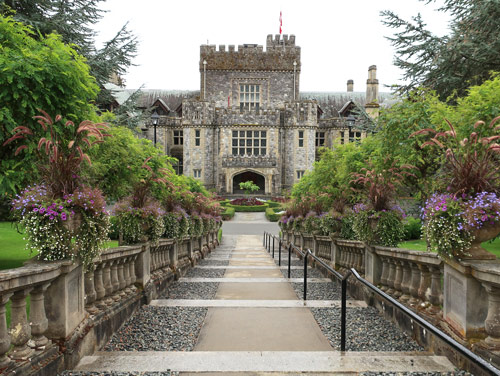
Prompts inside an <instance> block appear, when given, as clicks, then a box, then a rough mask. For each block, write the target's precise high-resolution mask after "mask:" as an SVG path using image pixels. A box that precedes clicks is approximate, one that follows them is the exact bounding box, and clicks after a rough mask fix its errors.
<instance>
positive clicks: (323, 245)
mask: <svg viewBox="0 0 500 376" xmlns="http://www.w3.org/2000/svg"><path fill="white" fill-rule="evenodd" d="M314 240H315V244H314V254H315V255H316V256H318V257H321V258H322V259H324V260H325V261H333V258H334V255H332V252H333V250H334V249H335V248H334V247H333V242H332V239H331V238H330V237H329V236H319V235H315V236H314Z"/></svg>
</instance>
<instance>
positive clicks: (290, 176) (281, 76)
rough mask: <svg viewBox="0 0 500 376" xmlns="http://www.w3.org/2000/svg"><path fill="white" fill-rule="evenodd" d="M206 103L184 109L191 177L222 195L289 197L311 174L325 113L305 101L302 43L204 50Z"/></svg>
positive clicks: (274, 40) (288, 40)
mask: <svg viewBox="0 0 500 376" xmlns="http://www.w3.org/2000/svg"><path fill="white" fill-rule="evenodd" d="M199 70H200V97H199V98H198V99H194V100H193V99H188V100H184V101H183V103H182V129H183V137H184V138H183V142H184V145H183V165H184V174H185V175H188V176H193V177H195V178H197V179H200V180H201V181H202V182H203V183H204V184H205V186H207V187H208V188H215V189H216V190H217V192H219V193H220V194H226V195H227V194H240V193H242V192H241V190H240V189H239V183H240V182H244V181H247V180H252V181H253V182H254V183H255V184H257V185H258V186H259V188H260V192H259V194H261V195H263V194H266V195H276V194H281V191H282V190H283V189H284V188H290V187H291V186H292V185H293V184H294V183H296V182H297V181H298V180H299V179H300V178H301V177H302V176H303V174H304V172H305V171H307V170H310V169H311V168H312V165H313V163H314V160H315V157H316V146H315V141H316V130H317V127H318V118H319V112H320V111H321V110H320V109H319V107H318V105H317V103H316V102H315V101H311V100H308V101H300V100H299V98H300V96H299V81H300V70H301V61H300V47H298V46H296V45H295V36H293V35H291V36H288V35H283V36H282V37H281V36H280V35H276V36H274V37H273V36H272V35H268V36H267V41H266V46H265V49H264V47H263V46H262V45H257V44H243V45H239V46H238V48H237V49H236V48H235V46H233V45H229V46H227V49H226V46H225V45H219V47H218V48H217V47H216V46H215V45H202V46H201V47H200V61H199Z"/></svg>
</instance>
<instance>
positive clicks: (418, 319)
mask: <svg viewBox="0 0 500 376" xmlns="http://www.w3.org/2000/svg"><path fill="white" fill-rule="evenodd" d="M350 272H351V273H350V274H352V275H353V276H354V277H355V278H356V279H357V280H358V281H359V282H361V283H362V284H363V285H365V286H366V287H368V288H369V289H370V290H372V291H373V292H375V293H376V294H377V295H379V296H381V297H382V298H384V299H385V300H387V301H388V302H390V303H391V304H393V305H394V306H396V307H397V308H399V309H400V310H401V311H403V312H404V313H406V314H407V315H408V316H410V317H411V319H412V320H415V321H416V322H417V323H418V324H419V325H420V326H422V327H423V328H425V329H426V330H428V331H429V332H431V333H433V334H434V335H435V336H437V337H438V338H439V339H440V340H442V341H443V342H446V343H447V344H448V345H450V346H452V347H453V348H454V349H455V350H457V351H458V352H460V353H461V354H462V355H464V356H465V357H466V358H467V359H469V360H470V361H472V362H473V363H474V364H476V365H477V366H479V367H480V368H481V369H482V370H484V371H486V372H488V373H490V374H492V375H500V370H499V369H498V368H495V367H493V365H491V364H490V363H488V362H487V361H486V360H484V359H483V358H481V357H480V356H478V355H476V354H474V353H473V352H472V351H470V350H469V349H468V348H467V347H465V346H463V345H462V344H460V343H459V342H457V341H455V340H454V339H453V338H451V337H450V336H449V335H447V334H446V333H444V332H442V331H441V330H439V329H438V328H436V327H435V326H434V325H432V324H431V323H429V322H428V321H427V320H425V319H423V318H422V317H421V316H419V315H417V314H416V313H415V312H413V311H412V310H411V309H409V308H408V307H406V306H405V305H403V304H401V303H400V302H398V301H397V300H396V299H394V298H393V297H392V296H390V295H388V294H386V293H385V292H383V291H382V290H380V289H379V288H378V287H376V286H375V285H373V284H372V283H370V282H368V281H367V280H366V279H364V278H363V277H361V276H360V275H359V273H358V272H357V271H356V269H354V268H351V270H350Z"/></svg>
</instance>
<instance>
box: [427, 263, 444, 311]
mask: <svg viewBox="0 0 500 376" xmlns="http://www.w3.org/2000/svg"><path fill="white" fill-rule="evenodd" d="M429 270H430V272H431V293H430V295H429V302H430V303H431V306H430V307H429V312H430V313H432V314H436V313H438V312H440V311H441V308H440V307H439V305H440V303H441V302H440V299H441V293H442V289H441V275H442V273H441V268H440V267H435V266H432V267H429Z"/></svg>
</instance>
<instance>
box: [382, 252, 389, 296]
mask: <svg viewBox="0 0 500 376" xmlns="http://www.w3.org/2000/svg"><path fill="white" fill-rule="evenodd" d="M381 263H382V272H381V273H380V284H381V285H382V286H381V287H380V289H381V290H382V291H385V292H387V290H389V287H388V282H387V277H388V276H389V270H390V267H389V263H388V262H387V257H381Z"/></svg>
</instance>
